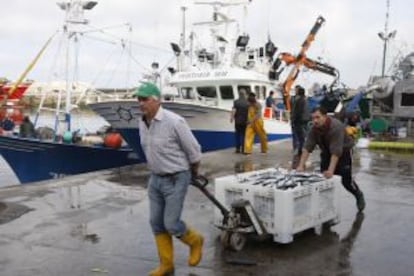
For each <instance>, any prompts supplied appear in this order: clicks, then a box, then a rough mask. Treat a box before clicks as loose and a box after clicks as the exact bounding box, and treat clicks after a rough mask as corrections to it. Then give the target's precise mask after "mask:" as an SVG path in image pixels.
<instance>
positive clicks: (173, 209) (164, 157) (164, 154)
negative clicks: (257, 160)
mask: <svg viewBox="0 0 414 276" xmlns="http://www.w3.org/2000/svg"><path fill="white" fill-rule="evenodd" d="M134 96H135V97H137V98H138V102H139V107H140V109H141V111H142V113H143V116H142V118H141V119H140V120H139V132H140V138H141V146H142V148H143V150H144V153H145V155H146V158H147V164H148V168H149V169H150V171H151V175H150V178H149V181H148V196H149V204H150V224H151V228H152V231H153V233H154V236H155V242H156V245H157V249H158V256H159V260H160V265H159V266H158V267H157V268H156V269H154V270H153V271H151V272H150V273H149V275H153V276H156V275H170V274H173V273H174V251H173V240H172V236H175V237H177V238H178V239H180V240H181V241H182V242H183V243H185V244H187V245H188V246H189V247H190V256H189V259H188V264H189V265H190V266H196V265H197V264H198V263H199V262H200V260H201V253H202V246H203V237H202V236H201V235H200V234H199V233H197V232H196V231H195V230H194V229H192V228H191V227H190V226H189V225H188V224H187V223H184V222H183V221H182V220H181V213H182V208H183V205H184V199H185V196H186V194H187V189H188V185H189V184H190V182H191V178H192V177H196V176H197V175H198V167H199V164H200V160H201V147H200V145H199V144H198V142H197V140H196V139H195V137H194V136H193V134H192V132H191V130H190V128H189V126H188V124H187V122H186V121H185V120H184V118H182V117H181V116H179V115H177V114H175V113H173V112H171V111H169V110H165V109H163V108H162V107H161V103H160V96H161V93H160V91H159V89H158V88H157V87H156V86H155V85H153V84H152V83H144V84H142V85H141V86H140V87H138V89H137V90H136V92H135V94H134Z"/></svg>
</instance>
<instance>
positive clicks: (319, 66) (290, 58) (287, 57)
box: [274, 16, 338, 111]
mask: <svg viewBox="0 0 414 276" xmlns="http://www.w3.org/2000/svg"><path fill="white" fill-rule="evenodd" d="M324 22H325V19H324V18H323V17H322V16H319V17H318V18H317V20H316V22H315V25H314V26H313V27H312V29H311V31H310V32H309V34H308V36H307V37H306V39H305V41H304V42H303V43H302V48H301V49H300V52H299V54H298V55H297V56H294V55H292V54H289V53H281V54H279V56H278V60H276V61H275V65H274V67H276V68H275V69H277V67H279V66H280V63H281V61H284V62H285V63H286V65H291V64H293V65H294V66H293V68H292V70H291V71H290V72H289V75H288V76H287V78H286V80H285V82H284V83H283V86H282V89H283V91H282V94H283V101H284V104H285V107H286V110H287V111H290V109H291V107H290V89H291V88H292V85H293V83H294V82H295V80H296V78H297V77H298V75H299V72H300V68H301V66H302V65H303V66H306V67H307V68H310V69H313V70H317V71H320V72H322V73H325V74H329V75H331V76H334V77H336V78H337V77H338V71H337V70H336V69H335V68H333V67H332V66H330V65H327V64H323V63H320V62H318V61H315V60H312V59H309V58H307V57H306V55H305V53H306V51H307V50H308V49H309V46H310V44H311V43H312V41H314V40H315V35H316V33H317V32H318V31H319V29H320V27H321V26H322V24H323V23H324ZM279 73H280V72H279Z"/></svg>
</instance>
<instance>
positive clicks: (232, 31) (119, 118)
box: [90, 1, 291, 152]
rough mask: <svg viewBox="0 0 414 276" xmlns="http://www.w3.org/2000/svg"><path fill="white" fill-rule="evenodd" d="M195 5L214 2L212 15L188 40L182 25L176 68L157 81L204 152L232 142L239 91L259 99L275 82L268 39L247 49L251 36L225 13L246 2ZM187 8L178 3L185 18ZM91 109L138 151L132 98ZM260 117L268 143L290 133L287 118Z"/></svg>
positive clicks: (136, 113)
mask: <svg viewBox="0 0 414 276" xmlns="http://www.w3.org/2000/svg"><path fill="white" fill-rule="evenodd" d="M196 4H199V5H208V6H212V7H213V18H212V20H208V21H204V22H196V23H194V24H193V26H194V30H193V31H192V32H191V33H190V36H189V37H190V38H189V42H188V43H187V42H186V39H187V37H186V32H185V23H184V24H183V25H184V26H183V32H182V34H181V37H182V40H181V43H180V45H178V44H176V43H171V46H172V50H173V52H174V54H175V55H176V57H177V66H176V68H168V70H169V73H170V75H169V76H168V78H169V80H168V81H165V82H163V83H161V84H160V82H162V80H160V79H158V80H157V84H159V85H160V86H161V87H162V93H163V101H162V105H163V107H164V108H166V109H169V110H171V111H173V112H175V113H178V114H180V115H181V116H183V117H184V118H185V119H186V120H187V122H188V124H189V125H190V127H191V130H192V131H193V133H194V135H195V137H196V139H197V140H198V141H199V143H200V145H201V147H202V150H203V151H204V152H206V151H212V150H220V149H225V148H229V147H233V146H234V125H233V124H232V123H230V112H231V109H232V106H233V101H234V100H235V99H237V98H238V91H239V90H240V89H245V90H246V91H247V92H255V93H256V95H257V99H258V100H259V101H260V102H262V103H263V102H264V100H265V98H266V97H267V96H268V94H269V92H270V91H271V90H274V89H275V86H276V82H275V80H274V79H273V80H272V79H269V68H270V67H271V66H272V59H273V55H274V54H275V51H276V47H275V46H274V44H273V43H272V42H271V41H270V40H269V41H268V43H267V44H266V45H263V46H262V47H257V48H251V47H248V41H249V36H248V35H247V34H245V33H241V32H240V28H241V25H240V22H238V21H237V20H236V19H233V18H230V16H228V15H227V12H228V11H229V9H230V8H235V7H236V6H243V7H245V8H246V7H247V5H248V4H249V1H237V3H236V2H234V1H214V2H209V1H202V2H196ZM186 9H187V8H186V7H182V11H183V22H185V12H186ZM206 28H207V32H209V34H210V37H209V38H210V39H209V40H207V41H205V42H202V44H199V45H198V46H196V44H197V42H198V41H199V40H200V41H201V40H202V38H203V37H201V36H202V35H201V34H202V30H201V29H206ZM198 29H200V30H198ZM197 34H199V35H200V37H198V36H197ZM90 107H91V108H92V110H94V111H95V112H96V113H98V114H99V115H101V116H102V117H103V118H105V120H106V121H108V122H109V123H110V124H111V126H113V127H114V128H116V129H117V130H119V131H120V133H121V134H122V136H123V137H124V139H125V140H126V141H127V142H128V144H129V145H130V146H131V147H132V148H134V149H135V150H136V151H137V152H141V149H140V145H139V139H138V138H137V137H139V129H138V123H137V120H138V119H139V117H140V116H141V113H140V111H139V108H138V102H137V101H136V100H134V99H126V100H122V101H103V102H100V103H93V104H90ZM270 114H271V113H270ZM267 115H269V114H267ZM264 120H265V122H264V124H265V129H266V131H267V135H268V140H269V141H274V140H280V139H286V138H289V137H290V136H291V130H290V125H289V123H288V122H286V121H283V120H276V119H273V118H272V116H271V115H270V116H266V117H265V119H264Z"/></svg>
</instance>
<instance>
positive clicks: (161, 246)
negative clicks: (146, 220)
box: [149, 233, 174, 276]
mask: <svg viewBox="0 0 414 276" xmlns="http://www.w3.org/2000/svg"><path fill="white" fill-rule="evenodd" d="M155 243H156V244H157V249H158V257H159V258H160V265H159V266H158V267H157V268H156V269H154V270H152V271H151V272H150V273H149V275H150V276H167V275H173V274H174V252H173V241H172V237H171V235H170V234H167V233H162V234H157V235H155Z"/></svg>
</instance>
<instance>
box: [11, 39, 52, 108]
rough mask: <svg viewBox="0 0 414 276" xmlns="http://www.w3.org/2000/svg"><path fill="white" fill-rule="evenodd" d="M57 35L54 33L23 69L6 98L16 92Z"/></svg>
mask: <svg viewBox="0 0 414 276" xmlns="http://www.w3.org/2000/svg"><path fill="white" fill-rule="evenodd" d="M55 35H56V33H54V34H53V35H52V36H51V37H50V38H49V39H48V40H47V41H46V43H45V45H43V47H42V48H41V49H40V51H39V53H37V55H36V56H35V58H34V59H33V60H32V62H30V63H29V65H28V66H27V67H26V69H25V70H24V71H23V73H22V74H21V75H20V76H19V78H18V79H17V81H16V82H15V83H14V84H13V85H12V87H11V88H10V90H9V92H8V93H7V95H6V97H5V99H6V100H7V97H8V96H10V95H12V94H13V93H14V91H15V90H16V88H17V87H18V86H19V85H20V84H21V83H22V82H23V80H24V79H25V78H26V76H27V74H29V72H30V71H31V70H32V69H33V67H34V66H35V64H36V62H37V61H38V60H39V58H40V56H41V55H42V54H43V52H44V51H45V50H46V48H47V46H48V45H49V43H50V42H51V41H52V39H53V37H54V36H55Z"/></svg>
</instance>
